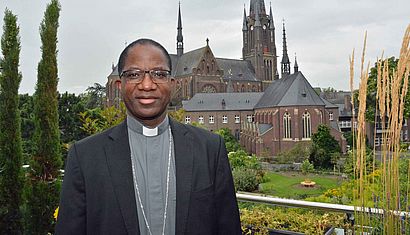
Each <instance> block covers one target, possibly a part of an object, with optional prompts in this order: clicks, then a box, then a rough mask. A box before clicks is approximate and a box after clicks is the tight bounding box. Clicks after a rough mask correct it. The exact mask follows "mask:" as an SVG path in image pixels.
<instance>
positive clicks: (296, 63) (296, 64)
mask: <svg viewBox="0 0 410 235" xmlns="http://www.w3.org/2000/svg"><path fill="white" fill-rule="evenodd" d="M293 68H294V69H295V73H296V72H298V71H299V65H298V61H297V60H296V53H295V64H294V67H293Z"/></svg>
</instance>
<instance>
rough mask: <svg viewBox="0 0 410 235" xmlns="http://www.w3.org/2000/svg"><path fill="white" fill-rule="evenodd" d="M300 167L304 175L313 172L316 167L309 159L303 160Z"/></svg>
mask: <svg viewBox="0 0 410 235" xmlns="http://www.w3.org/2000/svg"><path fill="white" fill-rule="evenodd" d="M300 169H301V170H302V174H303V175H307V174H309V173H310V172H313V170H314V169H315V168H314V166H313V164H312V163H310V162H309V160H307V159H306V160H304V161H303V162H302V165H301V166H300Z"/></svg>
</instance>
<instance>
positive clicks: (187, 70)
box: [171, 46, 207, 76]
mask: <svg viewBox="0 0 410 235" xmlns="http://www.w3.org/2000/svg"><path fill="white" fill-rule="evenodd" d="M206 49H207V46H204V47H201V48H198V49H196V50H193V51H189V52H187V53H184V54H183V55H181V56H180V57H179V58H178V56H177V55H171V62H172V68H173V70H172V76H181V75H186V74H191V73H192V69H193V68H196V67H197V66H198V64H199V62H200V60H201V58H202V55H203V54H204V53H205V51H206ZM174 65H175V66H174Z"/></svg>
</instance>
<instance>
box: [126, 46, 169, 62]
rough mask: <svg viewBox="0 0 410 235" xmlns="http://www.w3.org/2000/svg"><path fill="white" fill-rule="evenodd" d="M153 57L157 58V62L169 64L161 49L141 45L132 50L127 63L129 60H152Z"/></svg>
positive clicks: (129, 52)
mask: <svg viewBox="0 0 410 235" xmlns="http://www.w3.org/2000/svg"><path fill="white" fill-rule="evenodd" d="M151 57H157V60H161V61H163V62H164V63H167V59H166V56H165V54H164V52H163V51H162V50H161V49H160V48H158V47H156V46H154V45H151V44H139V45H135V46H134V47H132V48H130V50H129V51H128V53H127V57H126V59H125V61H126V62H127V61H128V59H129V58H134V59H138V60H146V59H152V58H151Z"/></svg>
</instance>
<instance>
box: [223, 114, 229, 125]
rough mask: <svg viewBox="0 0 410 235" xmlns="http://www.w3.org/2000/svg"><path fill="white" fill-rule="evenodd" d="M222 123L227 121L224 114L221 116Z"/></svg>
mask: <svg viewBox="0 0 410 235" xmlns="http://www.w3.org/2000/svg"><path fill="white" fill-rule="evenodd" d="M222 123H228V117H227V116H226V115H223V116H222Z"/></svg>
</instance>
